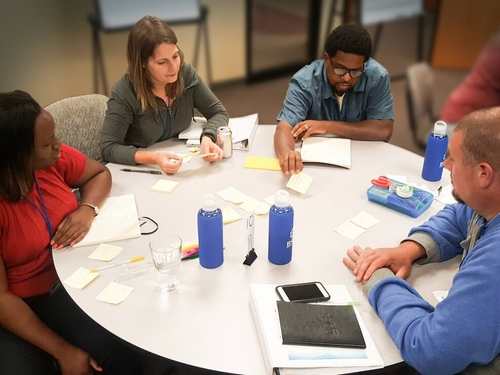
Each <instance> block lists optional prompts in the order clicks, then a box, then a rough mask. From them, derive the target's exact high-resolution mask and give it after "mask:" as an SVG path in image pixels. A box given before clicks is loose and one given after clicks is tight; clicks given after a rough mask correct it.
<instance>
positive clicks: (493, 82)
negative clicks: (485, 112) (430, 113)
mask: <svg viewBox="0 0 500 375" xmlns="http://www.w3.org/2000/svg"><path fill="white" fill-rule="evenodd" d="M499 105H500V43H499V42H496V43H492V44H488V45H487V46H486V47H485V48H484V49H483V50H482V51H481V54H480V55H479V57H478V59H477V61H476V63H475V64H474V67H473V68H472V70H471V72H470V73H469V74H468V76H467V77H466V78H465V81H464V82H463V83H462V84H461V85H460V86H459V87H458V88H457V89H455V90H454V91H453V92H452V93H451V95H450V97H449V98H448V100H447V102H446V103H445V105H444V107H443V109H442V110H441V115H440V116H439V119H440V120H444V121H446V122H449V123H450V124H456V123H457V122H458V121H459V120H460V119H461V118H462V117H464V116H465V115H468V114H469V113H471V112H474V111H476V110H478V109H481V108H488V107H495V106H499Z"/></svg>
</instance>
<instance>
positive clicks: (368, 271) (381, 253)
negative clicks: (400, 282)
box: [343, 241, 425, 284]
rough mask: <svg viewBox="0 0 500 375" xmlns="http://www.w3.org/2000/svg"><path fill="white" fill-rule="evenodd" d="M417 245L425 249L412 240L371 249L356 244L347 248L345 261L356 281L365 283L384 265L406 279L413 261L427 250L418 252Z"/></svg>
mask: <svg viewBox="0 0 500 375" xmlns="http://www.w3.org/2000/svg"><path fill="white" fill-rule="evenodd" d="M415 246H418V248H419V250H422V251H423V248H421V247H420V245H418V244H416V243H415V242H411V241H408V242H403V243H402V244H401V245H399V246H398V247H392V248H378V249H371V248H369V247H367V248H365V249H364V250H363V249H362V248H361V247H359V246H357V245H356V246H354V247H353V248H352V249H349V250H347V255H348V256H347V257H345V258H344V259H343V262H344V264H345V265H346V266H347V267H349V268H350V269H351V270H352V272H353V273H354V274H355V275H356V281H358V282H362V283H363V284H364V283H366V282H367V281H368V280H369V279H370V277H371V276H372V275H373V273H374V272H375V271H376V270H378V269H379V268H384V267H385V268H389V269H390V270H391V271H392V272H394V273H395V274H396V276H399V277H401V278H403V279H406V278H407V277H408V276H409V275H410V271H411V265H412V263H413V261H414V260H415V259H418V258H419V257H421V256H423V255H425V251H423V254H422V253H421V252H420V251H419V252H418V253H416V252H415V251H414V250H415ZM417 254H418V255H419V256H417ZM415 256H416V257H415Z"/></svg>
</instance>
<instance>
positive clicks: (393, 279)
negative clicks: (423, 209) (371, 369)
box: [344, 107, 500, 375]
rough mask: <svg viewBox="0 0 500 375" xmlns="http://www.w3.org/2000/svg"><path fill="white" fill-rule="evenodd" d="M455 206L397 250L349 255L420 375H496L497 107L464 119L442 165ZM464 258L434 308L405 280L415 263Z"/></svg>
mask: <svg viewBox="0 0 500 375" xmlns="http://www.w3.org/2000/svg"><path fill="white" fill-rule="evenodd" d="M444 166H445V168H447V169H448V170H449V171H450V172H451V181H452V184H453V195H454V196H455V198H456V199H457V201H458V202H459V203H456V204H453V205H449V206H446V207H445V208H444V209H443V210H441V211H440V212H438V213H437V214H436V215H434V216H433V217H431V218H430V219H429V221H427V222H426V223H424V224H422V225H420V226H419V227H416V228H413V229H412V230H411V231H410V234H409V236H408V238H406V239H405V240H404V241H403V242H402V243H401V244H400V245H399V246H398V247H395V248H379V249H370V248H366V249H362V248H360V247H359V246H354V247H353V248H352V249H349V250H348V251H347V255H348V256H347V257H345V258H344V264H345V265H346V266H347V267H349V268H350V269H351V270H352V271H353V273H354V274H355V275H356V279H357V281H359V282H362V283H363V284H364V286H363V290H364V292H365V293H366V294H367V296H368V299H369V301H370V304H371V305H372V306H373V308H374V309H375V311H376V312H377V314H378V316H379V317H380V319H382V321H383V322H384V324H385V326H386V329H387V331H388V333H389V335H390V336H391V338H392V339H393V340H394V342H395V344H396V346H397V347H398V348H399V350H400V352H401V356H402V357H403V359H404V360H405V361H406V362H407V363H408V364H409V365H410V366H412V367H413V368H414V369H416V370H417V371H419V372H420V373H422V374H425V375H427V374H439V375H446V374H456V373H459V372H461V371H463V373H464V374H500V360H498V359H497V360H495V358H496V357H497V356H498V354H499V353H500V292H499V290H498V289H499V287H500V107H492V108H487V109H481V110H479V111H476V112H473V113H471V114H469V115H467V116H465V117H464V118H463V119H461V120H460V121H459V123H458V125H457V127H456V128H455V131H454V135H453V137H452V138H451V140H450V144H449V156H448V158H447V159H446V161H445V164H444ZM457 255H460V256H461V257H462V262H461V264H460V268H459V270H458V272H457V274H456V275H455V277H454V279H453V284H452V286H451V288H450V291H449V294H448V296H447V297H446V298H445V299H444V300H443V301H442V302H440V303H439V304H438V305H437V306H436V307H435V308H434V307H433V306H432V305H431V304H429V303H428V302H426V301H425V300H424V299H423V298H422V297H421V296H420V295H419V294H418V292H417V291H416V290H415V289H414V288H413V287H412V286H411V285H410V284H408V282H406V281H405V280H404V279H405V278H406V277H407V276H408V275H409V273H410V269H411V265H412V263H413V262H414V261H416V262H417V263H419V264H424V263H429V262H442V261H446V260H448V259H451V258H453V257H455V256H457Z"/></svg>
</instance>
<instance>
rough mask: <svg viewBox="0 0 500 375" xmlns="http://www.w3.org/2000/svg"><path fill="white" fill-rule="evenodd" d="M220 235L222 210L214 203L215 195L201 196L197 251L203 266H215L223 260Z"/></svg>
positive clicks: (221, 237)
mask: <svg viewBox="0 0 500 375" xmlns="http://www.w3.org/2000/svg"><path fill="white" fill-rule="evenodd" d="M223 250H224V244H223V236H222V211H221V209H220V208H218V207H217V205H216V203H215V196H214V195H213V194H207V195H205V196H204V197H203V207H202V208H201V209H200V210H199V211H198V251H199V256H200V264H201V265H202V266H203V267H204V268H217V267H219V266H220V265H221V264H222V263H223V262H224V252H223Z"/></svg>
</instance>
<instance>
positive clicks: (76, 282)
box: [63, 267, 99, 289]
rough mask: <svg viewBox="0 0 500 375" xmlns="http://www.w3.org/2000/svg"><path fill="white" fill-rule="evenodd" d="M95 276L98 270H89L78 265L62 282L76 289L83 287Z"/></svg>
mask: <svg viewBox="0 0 500 375" xmlns="http://www.w3.org/2000/svg"><path fill="white" fill-rule="evenodd" d="M97 276H99V272H89V270H88V269H86V268H83V267H80V268H78V269H77V270H76V271H75V272H73V274H72V275H70V276H69V277H68V278H67V279H66V280H64V281H63V283H64V284H66V285H68V286H71V287H73V288H76V289H83V288H85V287H86V286H87V285H88V284H89V283H90V282H91V281H92V280H94V279H95V278H96V277H97Z"/></svg>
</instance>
